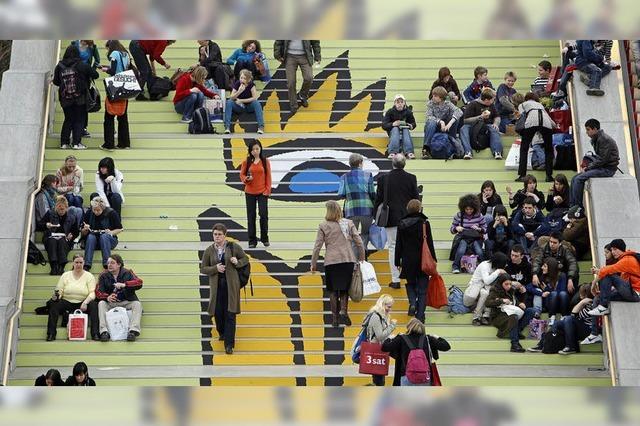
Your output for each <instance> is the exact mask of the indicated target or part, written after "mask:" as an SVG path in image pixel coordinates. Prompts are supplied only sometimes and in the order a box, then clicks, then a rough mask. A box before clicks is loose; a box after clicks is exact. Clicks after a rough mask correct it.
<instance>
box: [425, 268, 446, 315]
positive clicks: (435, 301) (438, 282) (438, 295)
mask: <svg viewBox="0 0 640 426" xmlns="http://www.w3.org/2000/svg"><path fill="white" fill-rule="evenodd" d="M448 303H449V300H448V297H447V288H446V287H445V285H444V279H442V276H440V275H439V274H436V275H434V276H432V277H431V279H430V280H429V286H428V287H427V306H431V307H432V308H435V309H440V308H442V307H443V306H445V305H447V304H448Z"/></svg>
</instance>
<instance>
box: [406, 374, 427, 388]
mask: <svg viewBox="0 0 640 426" xmlns="http://www.w3.org/2000/svg"><path fill="white" fill-rule="evenodd" d="M400 386H431V384H430V383H429V382H427V383H420V384H414V383H411V382H410V381H409V379H408V378H407V376H402V377H400Z"/></svg>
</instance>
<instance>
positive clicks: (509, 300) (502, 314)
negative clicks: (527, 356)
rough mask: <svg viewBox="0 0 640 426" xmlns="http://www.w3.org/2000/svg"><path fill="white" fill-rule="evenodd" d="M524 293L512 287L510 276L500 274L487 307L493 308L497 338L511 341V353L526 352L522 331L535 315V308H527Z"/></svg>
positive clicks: (492, 314) (492, 321) (492, 317)
mask: <svg viewBox="0 0 640 426" xmlns="http://www.w3.org/2000/svg"><path fill="white" fill-rule="evenodd" d="M523 296H524V293H521V292H516V290H515V289H514V288H513V287H512V285H511V277H510V276H509V274H506V273H505V274H500V275H499V276H498V278H497V279H496V281H495V283H494V284H493V287H491V291H490V292H489V296H488V297H487V301H486V302H485V306H487V307H488V308H491V316H490V321H491V325H492V326H494V327H496V328H497V329H498V333H497V335H496V336H497V337H498V338H500V339H504V338H507V337H508V338H510V339H511V352H524V351H525V350H524V348H523V347H522V345H520V339H524V335H522V334H521V333H522V330H524V328H525V327H526V326H527V325H529V322H530V321H531V319H532V318H533V317H534V315H535V311H534V310H533V308H527V307H526V305H525V304H524V300H523Z"/></svg>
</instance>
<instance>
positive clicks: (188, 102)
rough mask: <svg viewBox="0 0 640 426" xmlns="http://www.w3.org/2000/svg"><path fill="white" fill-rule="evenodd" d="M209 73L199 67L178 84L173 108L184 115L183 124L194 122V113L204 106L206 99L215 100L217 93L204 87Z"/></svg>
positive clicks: (188, 73)
mask: <svg viewBox="0 0 640 426" xmlns="http://www.w3.org/2000/svg"><path fill="white" fill-rule="evenodd" d="M207 74H208V71H207V69H206V68H205V67H203V66H200V65H198V66H197V67H195V68H194V69H193V70H192V71H191V72H185V73H184V74H183V75H182V76H180V78H178V81H177V82H176V93H175V95H174V96H173V107H174V108H175V110H176V112H177V113H178V114H182V122H183V123H191V121H193V112H194V111H195V110H196V109H198V108H201V107H202V106H203V105H204V97H205V96H206V97H207V98H211V99H213V97H214V96H216V94H215V93H213V92H211V91H210V90H208V89H207V88H206V87H204V80H205V79H206V78H207Z"/></svg>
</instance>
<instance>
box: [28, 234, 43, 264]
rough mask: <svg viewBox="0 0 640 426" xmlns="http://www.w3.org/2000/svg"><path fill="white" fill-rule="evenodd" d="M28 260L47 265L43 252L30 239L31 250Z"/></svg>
mask: <svg viewBox="0 0 640 426" xmlns="http://www.w3.org/2000/svg"><path fill="white" fill-rule="evenodd" d="M27 262H29V263H31V264H34V265H46V264H47V261H46V260H45V258H44V256H43V255H42V252H41V251H40V250H39V249H38V247H36V244H35V243H34V242H33V241H31V240H29V251H28V253H27Z"/></svg>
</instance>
